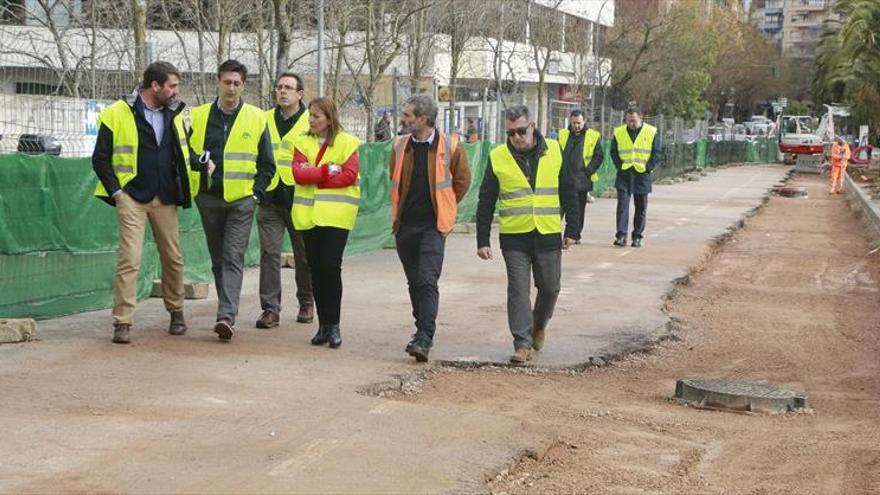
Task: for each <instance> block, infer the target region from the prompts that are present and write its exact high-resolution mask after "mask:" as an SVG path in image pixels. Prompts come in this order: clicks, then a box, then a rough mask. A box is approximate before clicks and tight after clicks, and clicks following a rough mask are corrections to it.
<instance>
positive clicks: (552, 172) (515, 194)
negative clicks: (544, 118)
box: [489, 139, 562, 234]
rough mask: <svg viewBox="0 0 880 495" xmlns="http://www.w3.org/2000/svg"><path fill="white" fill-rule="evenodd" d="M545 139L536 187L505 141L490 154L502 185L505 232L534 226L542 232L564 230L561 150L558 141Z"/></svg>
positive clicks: (501, 215) (500, 211)
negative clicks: (561, 198) (561, 204)
mask: <svg viewBox="0 0 880 495" xmlns="http://www.w3.org/2000/svg"><path fill="white" fill-rule="evenodd" d="M546 141H547V150H546V151H545V152H544V156H542V157H541V159H540V160H539V162H538V176H537V177H536V178H535V189H534V190H532V186H531V184H529V180H528V179H527V178H526V176H525V174H523V172H522V170H521V169H520V168H519V165H518V164H517V163H516V159H514V158H513V155H512V154H511V153H510V150H509V149H508V148H507V145H506V144H503V145H501V146H498V147H496V148H495V149H494V150H492V152H491V153H490V154H489V157H490V159H491V160H492V171H493V172H494V173H495V176H496V177H497V178H498V184H499V188H500V201H499V207H498V216H499V218H500V219H501V229H500V231H501V233H502V234H525V233H528V232H531V231H533V230H535V229H537V230H538V232H540V233H541V234H558V233H561V232H562V216H561V207H560V203H559V172H560V171H561V170H562V151H561V150H560V148H559V143H557V142H556V141H553V140H552V139H547V140H546Z"/></svg>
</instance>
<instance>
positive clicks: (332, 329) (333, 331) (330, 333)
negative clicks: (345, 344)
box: [327, 325, 342, 349]
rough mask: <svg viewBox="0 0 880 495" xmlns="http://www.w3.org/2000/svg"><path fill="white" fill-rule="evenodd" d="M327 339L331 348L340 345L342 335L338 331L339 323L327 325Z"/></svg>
mask: <svg viewBox="0 0 880 495" xmlns="http://www.w3.org/2000/svg"><path fill="white" fill-rule="evenodd" d="M327 341H328V342H329V343H330V348H331V349H337V348H339V346H341V345H342V335H341V334H340V332H339V325H327Z"/></svg>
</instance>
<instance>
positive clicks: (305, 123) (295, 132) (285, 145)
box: [266, 107, 309, 191]
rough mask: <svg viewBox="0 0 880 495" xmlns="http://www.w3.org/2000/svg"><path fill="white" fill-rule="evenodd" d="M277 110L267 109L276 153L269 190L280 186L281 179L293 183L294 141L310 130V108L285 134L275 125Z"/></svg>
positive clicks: (286, 182) (268, 122) (273, 148)
mask: <svg viewBox="0 0 880 495" xmlns="http://www.w3.org/2000/svg"><path fill="white" fill-rule="evenodd" d="M277 111H279V110H278V107H275V108H271V109H269V110H266V123H267V124H268V125H269V137H271V138H272V151H273V152H274V153H275V176H274V177H272V182H270V183H269V187H268V188H267V189H266V190H267V191H271V190H273V189H275V188H276V187H278V182H279V181H280V182H283V183H284V184H286V185H288V186H292V185H293V172H292V170H291V168H290V163H291V162H292V161H293V142H294V141H295V140H296V138H297V137H299V136H302V135H303V134H305V133H307V132H309V111H308V109H306V110H305V111H304V112H303V113H302V115H300V116H299V120H297V121H296V122H295V123H294V124H293V127H291V128H290V130H289V131H287V134H285V135H284V136H282V135H281V134H280V133H279V132H278V126H277V125H275V112H277Z"/></svg>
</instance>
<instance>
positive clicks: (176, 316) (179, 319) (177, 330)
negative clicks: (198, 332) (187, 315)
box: [168, 309, 186, 335]
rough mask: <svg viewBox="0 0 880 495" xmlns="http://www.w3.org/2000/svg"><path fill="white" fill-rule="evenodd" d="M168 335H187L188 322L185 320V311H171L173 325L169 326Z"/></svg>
mask: <svg viewBox="0 0 880 495" xmlns="http://www.w3.org/2000/svg"><path fill="white" fill-rule="evenodd" d="M168 333H170V334H171V335H183V334H185V333H186V320H185V319H184V318H183V310H182V309H181V310H179V311H171V323H169V324H168Z"/></svg>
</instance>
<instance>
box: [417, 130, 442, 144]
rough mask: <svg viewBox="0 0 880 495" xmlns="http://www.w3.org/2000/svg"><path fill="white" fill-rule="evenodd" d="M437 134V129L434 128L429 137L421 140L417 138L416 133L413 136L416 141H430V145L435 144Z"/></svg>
mask: <svg viewBox="0 0 880 495" xmlns="http://www.w3.org/2000/svg"><path fill="white" fill-rule="evenodd" d="M436 136H437V129H434V132H432V133H431V136H430V137H428V139H425V140H421V139H418V138H416V136H415V134H413V136H412V140H413V142H414V143H428V144H429V145H432V144H434V138H435V137H436Z"/></svg>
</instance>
